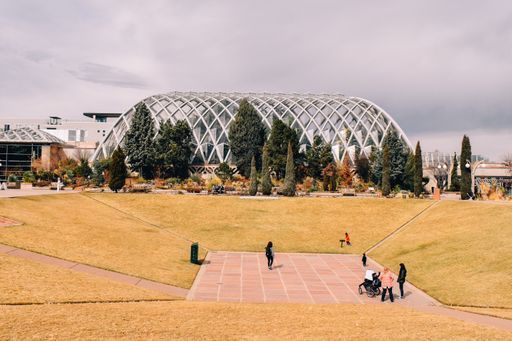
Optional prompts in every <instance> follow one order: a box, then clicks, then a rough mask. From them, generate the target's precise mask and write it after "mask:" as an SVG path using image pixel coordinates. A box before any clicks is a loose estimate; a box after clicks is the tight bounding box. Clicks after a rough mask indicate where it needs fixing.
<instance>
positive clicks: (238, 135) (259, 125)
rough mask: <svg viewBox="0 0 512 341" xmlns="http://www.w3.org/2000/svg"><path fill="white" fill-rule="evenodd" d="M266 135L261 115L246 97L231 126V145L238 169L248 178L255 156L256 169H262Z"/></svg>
mask: <svg viewBox="0 0 512 341" xmlns="http://www.w3.org/2000/svg"><path fill="white" fill-rule="evenodd" d="M265 135H266V133H265V126H264V125H263V122H262V121H261V117H260V115H259V114H258V113H257V111H256V109H254V107H253V106H252V105H251V104H250V103H249V102H248V101H247V99H245V98H244V99H243V100H242V101H241V102H240V105H239V107H238V111H237V113H236V115H235V119H234V121H233V122H232V123H231V125H230V126H229V147H230V148H231V154H232V156H233V161H234V162H235V163H236V166H237V168H238V171H239V172H240V174H242V175H243V176H245V177H246V178H247V177H249V175H250V173H251V160H252V157H253V156H254V158H255V160H256V169H260V166H261V150H262V148H263V144H264V143H265Z"/></svg>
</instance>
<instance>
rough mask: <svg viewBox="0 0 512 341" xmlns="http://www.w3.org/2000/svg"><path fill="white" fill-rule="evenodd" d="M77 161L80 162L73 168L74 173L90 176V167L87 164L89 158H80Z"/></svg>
mask: <svg viewBox="0 0 512 341" xmlns="http://www.w3.org/2000/svg"><path fill="white" fill-rule="evenodd" d="M79 162H80V163H79V164H78V166H77V167H76V169H75V172H76V175H77V176H80V177H83V178H88V177H89V176H91V175H92V169H91V166H89V160H88V159H80V160H79Z"/></svg>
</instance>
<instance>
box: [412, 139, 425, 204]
mask: <svg viewBox="0 0 512 341" xmlns="http://www.w3.org/2000/svg"><path fill="white" fill-rule="evenodd" d="M421 192H423V159H422V158H421V146H420V141H418V142H417V143H416V150H415V151H414V195H415V196H416V197H419V196H420V194H421Z"/></svg>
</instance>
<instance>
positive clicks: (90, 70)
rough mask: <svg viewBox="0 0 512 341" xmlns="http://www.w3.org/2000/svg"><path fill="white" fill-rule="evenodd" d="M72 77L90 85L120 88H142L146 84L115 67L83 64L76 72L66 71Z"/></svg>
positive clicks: (135, 76) (137, 77) (139, 78)
mask: <svg viewBox="0 0 512 341" xmlns="http://www.w3.org/2000/svg"><path fill="white" fill-rule="evenodd" d="M68 72H69V73H70V74H71V75H73V76H74V77H76V78H78V79H80V80H83V81H86V82H92V83H98V84H105V85H111V86H114V87H120V88H144V87H146V82H145V81H144V80H143V79H142V78H141V77H139V76H137V75H135V74H132V73H130V72H127V71H125V70H121V69H119V68H116V67H112V66H108V65H101V64H95V63H83V64H81V65H80V67H79V68H78V69H77V70H68Z"/></svg>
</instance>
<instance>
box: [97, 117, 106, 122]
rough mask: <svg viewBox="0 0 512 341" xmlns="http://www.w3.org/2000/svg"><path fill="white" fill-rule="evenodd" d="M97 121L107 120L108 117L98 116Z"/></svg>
mask: <svg viewBox="0 0 512 341" xmlns="http://www.w3.org/2000/svg"><path fill="white" fill-rule="evenodd" d="M96 122H107V118H106V117H101V116H99V117H98V116H96Z"/></svg>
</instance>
